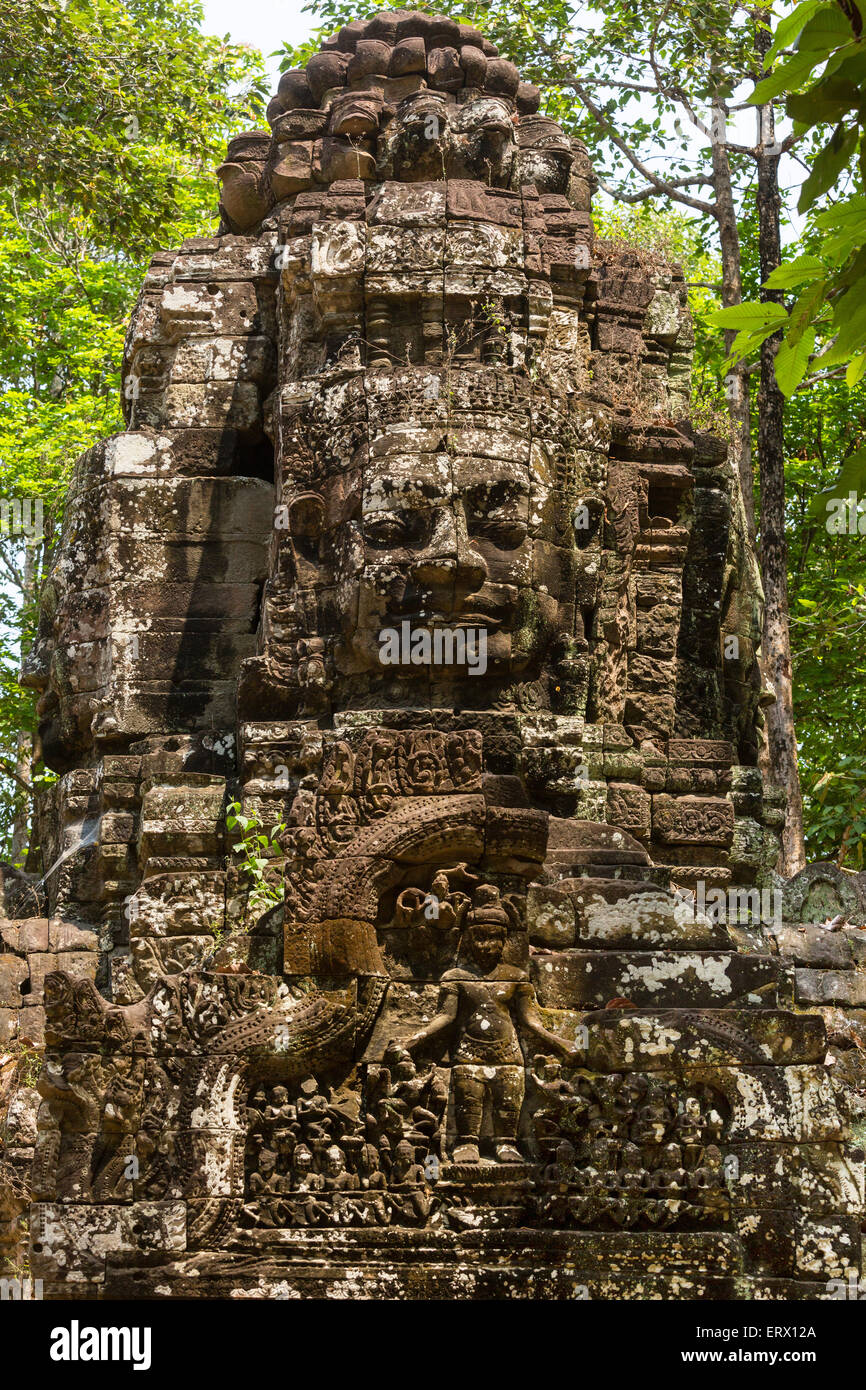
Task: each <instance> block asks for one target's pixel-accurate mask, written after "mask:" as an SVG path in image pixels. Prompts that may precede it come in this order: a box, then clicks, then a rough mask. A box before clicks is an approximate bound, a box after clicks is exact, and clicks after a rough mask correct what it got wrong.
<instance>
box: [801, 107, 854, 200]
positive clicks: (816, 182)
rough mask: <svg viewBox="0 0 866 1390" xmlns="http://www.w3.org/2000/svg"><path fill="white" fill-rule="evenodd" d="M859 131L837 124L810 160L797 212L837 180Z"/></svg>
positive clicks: (826, 190)
mask: <svg viewBox="0 0 866 1390" xmlns="http://www.w3.org/2000/svg"><path fill="white" fill-rule="evenodd" d="M858 137H859V131H858V129H857V126H856V125H852V126H851V127H850V129H849V130H845V128H844V127H843V126H841V125H838V126H837V127H836V129H835V130H834V131H833V134H832V135H831V137H830V139H829V140H828V142H827V144H826V145H825V146H824V148H823V150H821V152H820V154H818V155H816V156H815V158H814V160H813V161H812V172H811V173H810V175H809V177H808V178H807V179H806V182H805V183H804V184H803V187H802V188H801V189H800V199H799V202H798V203H797V211H798V212H806V211H807V210H808V209H809V208H810V207H811V206H812V204H813V203H814V202H815V201H816V200H817V199H818V198H820V197H822V195H823V194H824V193H826V192H828V190H829V189H831V188H832V187H833V185H834V184H835V183H836V182H837V180H838V178H839V175H840V174H841V173H842V170H843V169H844V168H845V166H846V165H847V163H848V160H849V159H850V158H851V155H852V154H853V153H854V151H855V149H856V148H857V140H858Z"/></svg>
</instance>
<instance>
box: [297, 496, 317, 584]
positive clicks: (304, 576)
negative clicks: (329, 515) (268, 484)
mask: <svg viewBox="0 0 866 1390" xmlns="http://www.w3.org/2000/svg"><path fill="white" fill-rule="evenodd" d="M324 522H325V503H324V500H323V498H321V497H320V496H319V494H318V493H317V492H299V493H296V494H295V496H294V497H292V498H291V500H290V501H289V504H288V533H289V546H290V548H291V552H292V558H293V560H294V564H295V574H296V576H297V580H298V583H299V584H305V583H306V584H308V583H312V582H313V580H314V579H315V576H316V573H317V572H318V570H319V541H320V539H321V535H322V531H323V529H324Z"/></svg>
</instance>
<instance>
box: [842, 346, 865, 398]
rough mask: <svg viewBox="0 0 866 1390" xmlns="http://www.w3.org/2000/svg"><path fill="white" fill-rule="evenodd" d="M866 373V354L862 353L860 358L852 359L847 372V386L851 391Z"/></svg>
mask: <svg viewBox="0 0 866 1390" xmlns="http://www.w3.org/2000/svg"><path fill="white" fill-rule="evenodd" d="M864 372H866V352H862V353H861V354H860V356H859V357H852V358H851V361H850V362H849V363H848V366H847V368H846V371H845V385H846V386H847V387H848V388H849V390H850V389H851V387H853V386H856V385H857V382H858V381H860V380H861V379H862V377H863V373H864Z"/></svg>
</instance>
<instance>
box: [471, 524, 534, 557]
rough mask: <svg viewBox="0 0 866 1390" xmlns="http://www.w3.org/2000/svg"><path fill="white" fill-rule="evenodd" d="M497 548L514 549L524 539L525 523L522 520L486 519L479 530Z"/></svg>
mask: <svg viewBox="0 0 866 1390" xmlns="http://www.w3.org/2000/svg"><path fill="white" fill-rule="evenodd" d="M476 534H481V535H483V536H484V538H485V540H488V541H490V542H491V543H492V544H493V545H495V546H496V547H497V549H499V550H516V549H517V547H518V546H520V545H522V544H523V542H524V541H525V540H526V524H525V522H522V521H504V520H503V521H496V520H494V519H490V520H488V521H486V522H485V523H484V525H483V527H482V528H481V530H480V532H477V533H476Z"/></svg>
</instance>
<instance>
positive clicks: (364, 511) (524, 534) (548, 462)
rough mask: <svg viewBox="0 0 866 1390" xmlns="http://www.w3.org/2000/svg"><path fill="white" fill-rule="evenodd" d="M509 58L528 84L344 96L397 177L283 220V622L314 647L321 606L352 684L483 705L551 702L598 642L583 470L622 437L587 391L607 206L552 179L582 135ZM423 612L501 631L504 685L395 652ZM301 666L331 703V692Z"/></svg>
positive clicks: (353, 186)
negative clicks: (581, 574)
mask: <svg viewBox="0 0 866 1390" xmlns="http://www.w3.org/2000/svg"><path fill="white" fill-rule="evenodd" d="M416 47H417V45H416ZM422 48H423V43H422ZM479 57H480V58H482V59H483V55H481V54H480V52H479ZM468 61H469V62H470V68H469V69H468V70H469V71H475V72H476V75H477V73H478V72H480V70H481V67H480V66H479V65H478V64H477V63H476V65H475V68H472V63H473V62H474V61H475V60H474V59H471V58H470V60H468ZM481 66H486V60H484V62H483V63H482V64H481ZM504 66H505V67H506V68H509V67H510V65H504ZM434 67H435V65H434ZM461 71H462V70H461V69H460V68H459V65H458V67H457V72H458V73H459V72H461ZM429 75H430V74H429V73H428V76H429ZM506 76H508V79H509V84H510V86H511V88H512V90H511V91H510V95H508V94H499V93H485V92H482V91H480V90H478V89H475V88H472V87H465V88H461V90H460V91H459V93H455V91H452V90H444V91H437V90H433V89H431V88H428V87H427V86H426V85H425V84H424V82H423V81H422V78H421V76H420V74H417V73H416V74H415V75H414V76H413V79H412V80H413V83H415V84H416V89H415V90H413V91H411V92H409V93H408V94H406V95H405V96H403V97H402V98H401V99H400V100H399V101H398V102H396V103H395V104H394V105H389V104H388V102H387V100H385V99H384V97H383V95H382V93H381V92H379V90H378V86H381V83H380V84H378V86H377V84H374V86H376V88H377V89H376V90H375V91H368V92H366V93H365V92H363V91H359V92H345V93H342V94H341V95H338V96H337V97H336V98H335V99H334V101H333V102H332V104H331V106H330V116H329V130H330V131H331V132H333V135H332V137H331V138H337V136H342V137H343V138H344V139H345V140H346V142H347V146H346V148H347V150H348V149H349V148H355V149H356V152H357V153H358V154H360V153H362V151H361V150H360V147H359V144H358V142H359V141H360V142H364V143H365V144H366V146H367V147H368V148H367V149H366V150H365V151H363V152H364V153H365V154H366V155H368V156H369V157H370V158H373V157H375V164H376V173H377V176H378V181H377V182H376V183H374V184H365V183H364V182H362V181H361V180H360V179H356V180H352V181H345V180H344V181H342V182H340V181H338V182H336V183H333V184H331V185H330V186H329V188H328V191H327V192H325V190H324V189H322V190H319V191H318V192H316V193H312V192H310V193H304V194H301V195H300V196H298V197H296V198H295V199H294V206H293V207H292V208H286V210H285V211H284V212H282V213H281V215H280V218H279V226H280V240H281V243H282V245H281V247H280V251H279V252H278V256H279V260H280V264H281V266H282V281H283V309H284V319H283V321H284V324H285V325H286V343H287V349H288V350H287V351H286V352H284V355H283V384H282V390H281V400H280V411H279V422H278V453H279V456H280V458H281V462H282V469H281V477H280V480H279V481H280V485H281V494H280V500H279V505H281V506H282V507H283V509H284V512H285V519H284V524H285V529H286V531H287V533H288V535H287V537H286V544H285V546H284V548H283V549H284V555H285V561H286V563H285V565H284V566H283V567H282V569H281V573H280V575H279V577H278V578H276V579H275V580H274V581H273V582H272V583H271V585H270V586H269V591H268V598H267V602H266V619H265V625H264V626H265V631H266V633H268V634H270V636H271V637H272V639H273V641H274V643H275V644H276V643H279V642H280V641H281V640H283V641H285V640H286V639H288V641H287V643H286V646H287V649H288V651H287V654H290V653H291V652H292V651H294V653H295V656H296V658H297V659H298V661H299V662H302V663H303V662H305V661H306V656H307V652H308V649H309V642H310V639H311V637H312V636H313V628H312V627H311V625H310V620H311V617H312V620H313V622H314V623H315V634H316V637H317V638H318V640H319V641H323V643H324V648H325V651H324V661H325V664H326V665H328V664H329V663H330V666H331V668H332V671H334V670H336V671H339V673H340V677H341V693H342V694H343V696H344V697H345V698H347V699H348V700H349V701H352V700H354V701H355V702H360V703H362V704H363V703H366V702H369V701H371V700H372V701H377V702H378V703H386V704H388V703H396V704H406V703H408V704H427V703H429V702H430V700H431V698H432V699H434V700H436V698H437V693H438V692H440V691H441V692H442V696H443V699H445V700H446V701H447V702H448V703H453V702H454V701H455V700H457V702H458V703H463V704H469V705H477V704H478V703H479V701H480V702H482V703H485V704H488V703H493V702H496V701H497V700H501V699H506V700H512V699H515V698H516V699H517V700H518V701H519V700H520V698H522V696H521V692H522V691H523V690H524V689H525V688H526V687H527V686H532V687H533V691H534V694H533V702H534V703H537V702H538V699H539V688H540V689H541V696H540V698H541V703H543V704H545V705H547V704H549V703H550V697H551V694H553V695H554V696H555V694H556V687H557V670H556V662H557V660H558V659H560V658H562V657H563V656H564V655H565V653H566V651H567V650H568V649H569V644H571V645H572V646H573V644H574V643H575V642H577V644H578V647H581V646H585V640H584V636H583V630H584V626H585V623H584V619H585V617H586V612H587V609H588V607H590V606H591V605H587V604H584V605H583V611H582V612H578V611H577V609H576V605H575V595H576V584H577V569H578V554H579V552H578V541H577V539H576V537H575V531H574V520H575V512H576V509H577V507H578V505H579V500H580V499H579V497H578V495H577V494H578V490H579V489H578V485H579V484H580V482H581V476H580V474H581V469H582V468H585V465H586V464H587V462H588V463H589V465H590V474H591V472H592V466H593V463H594V462H596V463H597V464H598V465H599V466H600V465H601V463H602V460H603V458H604V455H605V450H606V435H605V427H604V420H603V418H601V417H603V411H602V412H601V416H600V412H599V409H598V407H597V406H592V405H590V404H589V403H588V402H587V401H586V399H585V398H582V397H581V396H580V394H579V393H580V392H581V389H582V388H583V387H584V386H585V385H586V381H587V371H586V357H587V352H588V334H587V329H586V326H585V324H583V323H582V322H581V315H580V305H581V301H582V297H583V284H584V281H585V279H586V274H587V270H588V265H589V256H588V243H589V237H590V224H589V219H588V216H587V215H586V214H585V213H582V212H578V211H576V210H575V209H574V208H573V207H572V206H571V205H570V204H569V203H568V201H567V200H566V198H565V197H564V196H563V195H562V193H550V192H549V191H548V189H549V187H550V186H551V185H552V186H559V187H563V188H566V187H568V182H569V176H570V173H571V170H572V167H573V166H574V164H575V160H576V152H575V150H573V149H572V148H571V145H570V143H569V142H568V141H567V140H566V138H565V137H564V136H563V135H562V132H561V131H559V130H558V128H557V127H555V126H554V125H553V123H552V122H549V121H546V120H544V119H543V118H540V117H532V116H531V115H527V116H526V117H525V119H526V120H527V122H528V123H529V125H528V131H529V138H528V139H527V140H526V141H524V142H522V141H521V139H520V136H521V132H520V128H519V119H520V118H519V116H518V113H517V109H516V107H515V102H514V99H513V98H514V92H515V91H516V82H512V80H511V75H510V74H506ZM399 80H400V81H401V82H402V81H404V78H403V77H401V78H400V79H399ZM461 81H462V78H461ZM467 81H468V78H467ZM417 84H420V85H417ZM507 85H508V84H507ZM458 96H459V97H460V98H461V99H460V100H458ZM534 104H535V100H534V99H533V98H531V97H530V98H529V105H534ZM294 114H295V113H289V116H288V117H284V116H280V117H278V120H279V121H283V122H285V121H286V120H288V119H289V118H290V117H291V116H293V115H294ZM346 157H348V155H347V156H346ZM527 160H532V161H534V162H533V164H532V172H533V174H534V176H535V177H536V179H537V182H536V183H532V184H528V183H525V181H524V180H523V177H522V174H521V169H522V168H524V167H526V161H527ZM581 167H582V166H581ZM539 185H540V186H541V191H539ZM542 197H544V198H545V199H546V202H543V201H542ZM548 205H549V206H548ZM307 208H309V211H307ZM566 383H567V384H566ZM551 384H559V385H561V386H562V387H563V388H564V389H563V390H561V391H559V392H554V391H551V389H550V385H551ZM569 395H570V396H571V397H572V399H569ZM581 448H582V452H581V458H580V460H579V461H577V459H576V452H577V451H578V449H581ZM588 476H589V475H588ZM566 480H568V485H565V483H566ZM581 539H583V538H582V537H581ZM407 624H408V628H409V630H410V631H411V632H412V633H413V634H414V633H415V632H417V631H418V630H420V629H423V630H425V631H427V632H429V633H430V634H431V635H433V634H435V633H436V632H437V631H439V630H441V631H442V632H443V633H454V632H455V631H464V632H471V633H472V634H483V637H482V640H483V642H484V644H485V659H484V662H483V667H484V674H485V675H486V678H487V679H486V682H479V680H478V679H475V680H472V679H470V671H469V670H468V668H467V663H466V662H461V661H455V662H447V661H446V662H443V663H437V662H436V661H435V657H434V658H433V660H432V661H431V662H429V663H428V662H425V661H419V662H417V663H413V662H411V661H400V662H398V663H389V664H385V663H383V659H382V651H383V640H384V639H383V634H384V633H389V632H394V631H397V632H400V633H402V632H403V631H404V625H407ZM266 650H267V648H266ZM281 665H282V666H283V668H285V655H284V657H283V660H282V662H281ZM479 665H481V663H479ZM473 674H476V675H477V674H481V672H480V671H476V672H474V673H473ZM539 683H540V687H539ZM299 684H300V686H301V689H300V691H299V695H298V699H299V702H300V708H304V707H305V706H306V707H309V706H311V705H314V704H315V702H316V698H317V696H318V694H319V693H320V687H319V689H317V691H315V692H313V691H311V690H309V689H307V690H304V688H303V687H304V684H305V682H304V680H303V678H300V679H299ZM482 684H483V685H484V689H483V692H482V689H481V686H482ZM455 687H460V691H459V694H457V693H455ZM548 687H549V688H548ZM559 688H560V690H561V689H562V687H561V684H560V687H559Z"/></svg>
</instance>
